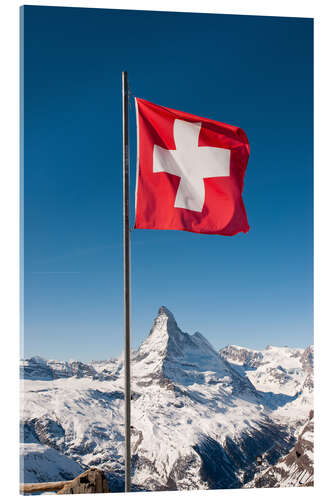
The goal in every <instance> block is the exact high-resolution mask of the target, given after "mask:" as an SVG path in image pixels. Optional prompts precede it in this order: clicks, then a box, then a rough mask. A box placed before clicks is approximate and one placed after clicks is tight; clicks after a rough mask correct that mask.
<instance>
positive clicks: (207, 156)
mask: <svg viewBox="0 0 333 500" xmlns="http://www.w3.org/2000/svg"><path fill="white" fill-rule="evenodd" d="M135 101H136V111H137V134H138V144H137V147H138V162H137V181H136V210H135V228H137V229H178V230H183V231H191V232H195V233H206V234H223V235H229V236H231V235H234V234H237V233H239V232H244V233H247V232H248V230H249V225H248V222H247V217H246V212H245V207H244V203H243V200H242V191H243V179H244V175H245V170H246V166H247V161H248V157H249V151H250V149H249V143H248V140H247V137H246V134H245V132H244V131H243V130H242V129H240V128H239V127H234V126H232V125H226V124H225V123H220V122H217V121H214V120H209V119H207V118H201V117H199V116H195V115H191V114H189V113H184V112H182V111H176V110H174V109H170V108H165V107H163V106H157V105H156V104H153V103H151V102H148V101H145V100H143V99H138V98H136V99H135Z"/></svg>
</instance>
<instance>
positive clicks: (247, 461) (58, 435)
mask: <svg viewBox="0 0 333 500" xmlns="http://www.w3.org/2000/svg"><path fill="white" fill-rule="evenodd" d="M227 347H228V346H227ZM227 347H226V348H223V349H221V350H220V352H217V351H216V350H215V349H214V348H213V347H212V346H211V344H210V343H209V342H208V341H207V340H206V339H205V337H204V336H203V335H202V334H200V333H199V332H196V333H194V334H193V335H189V334H188V333H186V332H182V331H181V330H180V328H179V327H178V325H177V322H176V320H175V318H174V316H173V314H172V313H171V311H169V310H168V309H167V308H166V307H165V306H161V308H160V309H159V311H158V314H157V316H156V318H155V320H154V322H153V326H152V328H151V330H150V332H149V334H148V336H147V338H146V339H145V340H144V341H143V342H142V343H141V345H140V346H139V348H138V349H137V351H135V352H134V353H133V355H132V405H131V406H132V429H131V434H132V478H133V484H134V487H135V488H138V489H144V490H146V491H152V490H163V489H208V488H209V489H210V488H231V487H242V486H243V484H246V483H247V482H249V481H251V480H252V479H253V477H254V475H255V473H256V471H257V464H256V456H257V455H263V456H265V460H266V462H265V463H267V466H271V465H274V463H276V462H277V461H278V460H279V459H280V458H281V457H282V456H284V455H285V454H287V453H288V452H289V451H290V450H291V449H292V446H293V445H294V444H295V442H296V429H300V428H301V423H304V421H305V417H304V418H303V417H302V418H303V420H302V418H299V415H297V416H295V411H296V409H297V410H298V407H299V405H300V404H303V405H304V409H305V408H309V406H310V405H311V397H312V396H311V394H312V392H311V390H310V386H311V383H309V384H308V386H309V387H308V388H306V389H304V391H305V393H306V394H305V396H306V397H305V396H304V394H303V395H298V392H297V391H296V392H295V393H293V394H290V392H291V389H292V387H294V388H298V384H301V379H302V381H303V385H304V384H305V381H306V378H307V377H308V378H309V380H310V379H311V377H312V372H311V370H312V368H313V350H311V349H310V348H309V352H308V354H307V355H305V356H303V355H304V352H305V351H302V353H300V355H299V356H298V355H297V356H296V357H294V358H293V357H292V354H293V353H292V351H290V352H289V351H283V352H287V355H286V357H285V359H282V358H283V357H281V356H282V354H281V352H282V351H279V350H275V351H274V349H273V350H271V351H272V352H271V354H270V355H269V356H271V357H269V358H267V359H266V360H265V359H264V355H262V356H261V357H260V356H259V357H257V358H255V359H254V358H253V356H252V358H251V356H250V358H249V357H247V358H246V356H245V357H244V353H243V354H242V357H241V359H238V360H237V359H236V357H235V356H236V353H235V352H234V351H233V350H230V348H229V349H227ZM229 347H230V346H229ZM244 349H245V348H244ZM221 351H223V352H222V353H221ZM249 351H250V350H249ZM272 353H273V354H272ZM277 353H280V354H279V355H278V354H277ZM265 356H266V357H267V353H266V354H265ZM279 356H280V358H281V359H280V358H279ZM302 356H303V358H302ZM278 358H279V366H280V368H279V367H278V366H275V365H274V363H275V361H276V360H277V359H278ZM301 358H302V361H300V360H301ZM263 361H265V363H264V362H263ZM251 362H252V365H251ZM281 363H282V364H281ZM283 365H285V366H283ZM311 367H312V368H311ZM123 369H124V368H123V363H122V359H120V358H119V359H110V360H109V361H108V360H106V361H101V362H98V361H94V362H91V363H90V364H88V363H81V362H75V361H70V362H59V361H55V360H50V361H47V360H42V359H41V358H38V357H34V358H30V360H25V361H23V362H22V375H23V377H25V384H24V405H23V406H24V408H23V414H22V425H25V426H26V427H27V428H29V429H30V431H31V433H32V434H33V435H34V436H35V437H36V439H37V443H40V444H41V445H43V446H48V447H50V448H52V449H55V450H57V451H58V452H59V453H61V454H62V455H64V456H65V457H68V458H70V459H71V460H74V462H75V463H77V464H78V465H79V466H80V467H81V468H83V469H84V468H87V467H89V466H100V467H102V468H103V470H104V471H105V472H106V473H107V474H108V478H109V482H110V487H111V490H116V491H120V490H121V489H122V488H123V471H124V459H123V452H124V418H123V412H124V396H123ZM276 370H277V372H276ZM288 370H289V371H288ZM280 372H281V373H283V374H284V375H285V377H286V381H285V383H284V384H280V382H279V380H282V378H281V377H280ZM285 372H286V373H285ZM276 373H278V375H279V377H277V376H276ZM302 377H303V378H302ZM271 379H272V380H271ZM303 379H304V380H303ZM259 380H261V385H260V383H259ZM263 380H264V383H263ZM265 384H266V385H265ZM268 384H271V386H269V387H268ZM274 384H275V385H274ZM279 384H280V385H279ZM267 388H271V389H272V388H273V389H274V390H275V389H276V388H279V391H280V388H282V390H284V393H280V392H278V393H273V392H269V391H268V390H267ZM302 397H303V399H304V398H305V399H304V402H303V403H302ZM306 398H308V399H306ZM288 405H289V406H288ZM293 405H294V406H293ZM290 416H292V419H290ZM298 420H299V421H298ZM32 434H31V435H32ZM28 449H29V448H28ZM24 456H25V459H24V460H25V461H26V463H27V464H28V463H31V460H30V455H29V453H28V454H27V453H25V455H24ZM217 457H218V458H217ZM23 462H24V461H23ZM39 463H41V462H39ZM23 468H24V467H23ZM37 472H38V471H36V474H37ZM42 476H43V475H42V474H41V473H39V474H38V478H37V476H36V478H37V480H39V481H40V480H42V479H41V478H42ZM54 480H56V478H55V479H54Z"/></svg>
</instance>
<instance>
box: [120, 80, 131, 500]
mask: <svg viewBox="0 0 333 500" xmlns="http://www.w3.org/2000/svg"><path fill="white" fill-rule="evenodd" d="M122 96H123V244H124V331H125V492H129V491H131V373H130V356H131V347H130V226H129V134H128V82H127V71H123V73H122Z"/></svg>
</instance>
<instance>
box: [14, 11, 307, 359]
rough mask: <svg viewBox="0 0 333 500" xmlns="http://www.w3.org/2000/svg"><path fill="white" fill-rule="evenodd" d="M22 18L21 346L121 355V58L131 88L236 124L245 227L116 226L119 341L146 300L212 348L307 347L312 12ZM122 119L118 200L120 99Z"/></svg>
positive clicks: (143, 311)
mask: <svg viewBox="0 0 333 500" xmlns="http://www.w3.org/2000/svg"><path fill="white" fill-rule="evenodd" d="M23 16H24V230H25V235H24V245H25V246H24V259H25V266H24V278H25V285H24V332H25V344H24V355H25V356H31V355H34V354H39V355H41V356H45V357H47V358H58V359H69V358H76V359H81V360H89V359H105V358H107V357H109V356H115V355H119V354H120V353H121V352H122V349H123V269H122V143H121V141H122V136H121V120H122V117H121V71H122V70H124V69H126V70H127V71H128V76H129V83H130V87H131V90H132V92H133V93H134V94H135V95H137V96H138V97H142V98H144V99H147V100H150V101H153V102H155V103H157V104H161V105H164V106H168V107H171V108H174V109H180V110H182V111H186V112H189V113H193V114H196V115H199V116H205V117H208V118H211V119H214V120H218V121H222V122H225V123H230V124H232V125H237V126H240V127H242V128H243V129H244V130H245V132H246V134H247V136H248V138H249V142H250V148H251V153H250V160H249V164H248V169H247V173H246V176H245V189H244V201H245V206H246V209H247V214H248V219H249V224H250V226H251V229H250V232H249V233H248V234H246V235H244V234H240V235H237V236H233V237H223V236H208V235H198V234H191V233H185V232H181V231H150V230H135V231H134V232H133V233H132V344H133V347H137V346H138V344H139V343H140V341H141V340H142V339H143V338H144V337H145V336H146V335H147V334H148V332H149V329H150V327H151V324H152V321H153V319H154V317H155V315H156V312H157V309H158V307H159V306H160V305H162V304H163V305H166V306H167V307H168V308H169V309H170V310H171V311H173V313H174V315H175V317H176V319H177V321H178V324H179V326H180V327H181V328H182V329H183V330H185V331H187V332H189V333H194V332H195V331H197V330H198V331H200V332H201V333H203V334H204V335H205V336H206V337H207V338H208V340H210V342H211V343H212V344H213V345H214V346H215V347H216V348H220V347H222V346H224V345H226V344H240V345H245V346H248V347H251V348H259V349H261V348H264V347H265V346H266V345H267V344H274V345H290V346H298V347H305V346H307V345H308V344H310V343H312V341H313V329H312V326H313V307H312V301H313V292H312V288H313V278H312V271H313V266H312V258H313V243H312V240H313V216H312V210H313V207H312V204H313V127H312V121H313V93H312V87H313V69H312V65H313V22H312V20H311V19H297V18H272V17H259V16H258V17H257V16H231V15H204V14H179V13H161V12H140V11H121V10H98V9H77V8H52V7H25V8H24V14H23ZM130 120H131V123H130V134H131V175H132V186H131V188H132V189H131V190H132V207H133V208H134V188H135V186H134V180H135V167H136V165H135V163H136V161H135V158H136V129H135V112H134V107H133V105H132V108H131V112H130ZM132 212H133V213H132V219H133V218H134V211H132ZM132 222H133V220H132Z"/></svg>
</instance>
